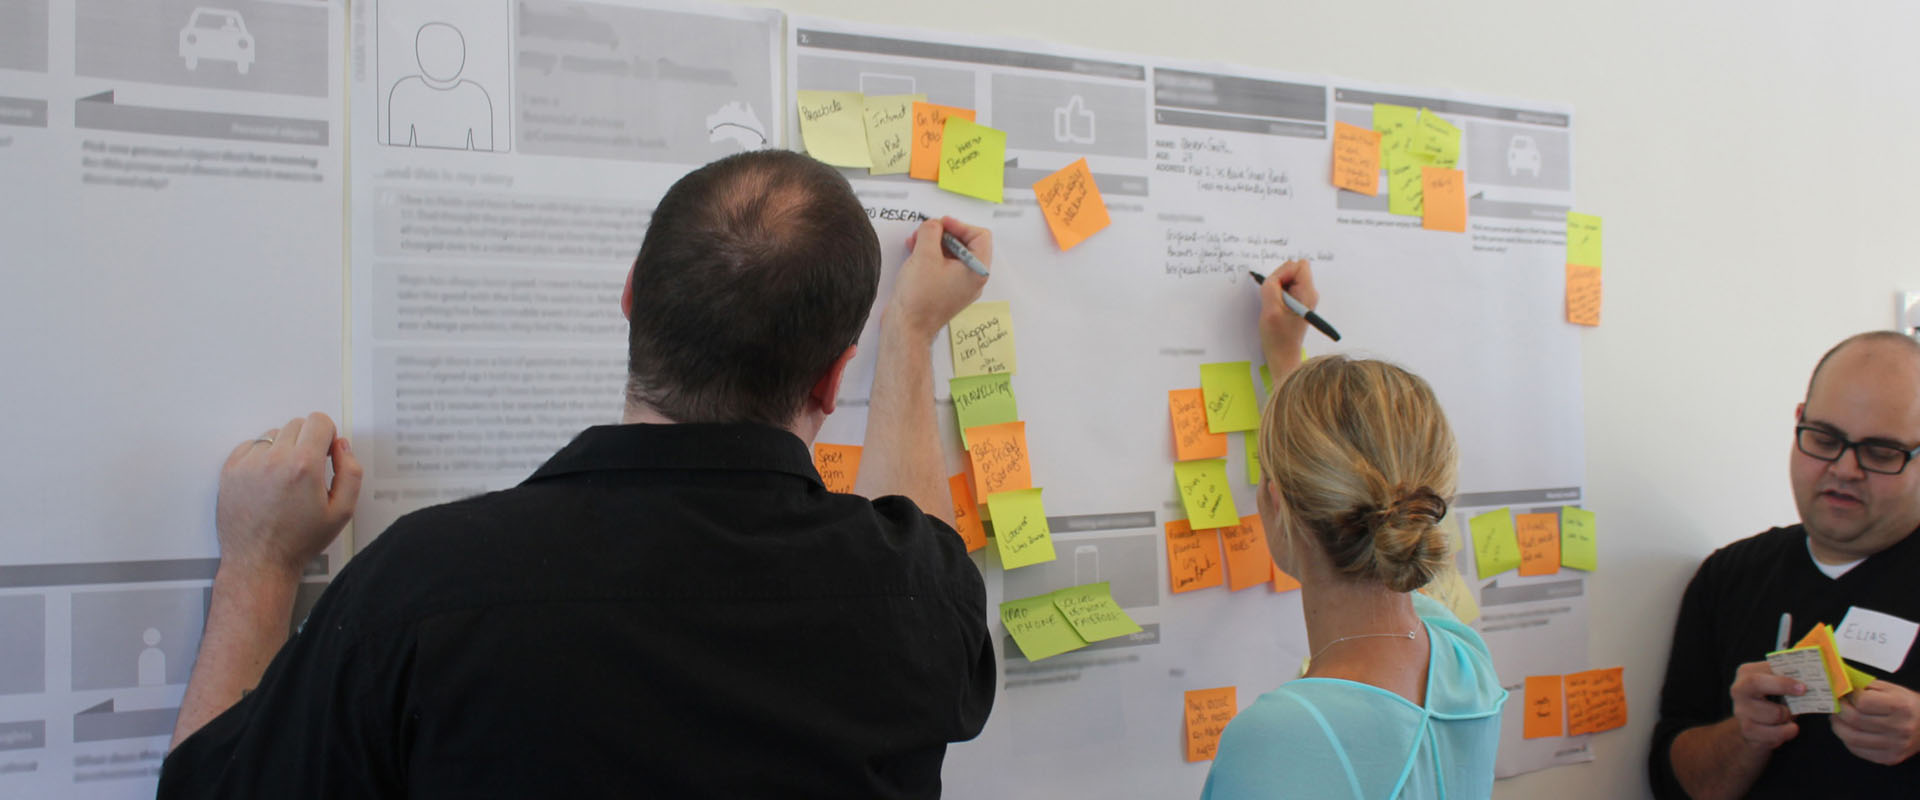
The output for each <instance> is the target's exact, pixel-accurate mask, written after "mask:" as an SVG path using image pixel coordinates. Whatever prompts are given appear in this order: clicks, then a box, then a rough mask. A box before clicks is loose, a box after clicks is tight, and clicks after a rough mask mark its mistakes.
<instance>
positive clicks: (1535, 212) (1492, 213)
mask: <svg viewBox="0 0 1920 800" xmlns="http://www.w3.org/2000/svg"><path fill="white" fill-rule="evenodd" d="M1571 210H1572V209H1570V208H1568V207H1566V206H1556V205H1545V204H1541V203H1514V202H1509V201H1506V200H1488V199H1487V198H1484V197H1472V198H1468V199H1467V217H1468V218H1469V219H1471V218H1473V217H1499V218H1501V219H1537V220H1545V221H1548V222H1562V223H1564V222H1566V221H1567V212H1568V211H1571Z"/></svg>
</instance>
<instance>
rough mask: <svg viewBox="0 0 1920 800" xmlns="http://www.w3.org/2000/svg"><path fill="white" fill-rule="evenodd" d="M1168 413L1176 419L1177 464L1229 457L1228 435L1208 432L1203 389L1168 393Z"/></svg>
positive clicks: (1174, 428) (1174, 438) (1174, 421)
mask: <svg viewBox="0 0 1920 800" xmlns="http://www.w3.org/2000/svg"><path fill="white" fill-rule="evenodd" d="M1167 411H1168V413H1169V414H1171V415H1172V417H1173V456H1174V460H1175V461H1193V460H1195V459H1201V458H1226V457H1227V435H1226V434H1224V433H1211V432H1208V430H1207V404H1206V399H1205V395H1203V394H1201V392H1200V390H1199V389H1175V390H1173V391H1171V392H1167Z"/></svg>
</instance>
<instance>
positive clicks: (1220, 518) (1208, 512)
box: [1173, 458, 1240, 528]
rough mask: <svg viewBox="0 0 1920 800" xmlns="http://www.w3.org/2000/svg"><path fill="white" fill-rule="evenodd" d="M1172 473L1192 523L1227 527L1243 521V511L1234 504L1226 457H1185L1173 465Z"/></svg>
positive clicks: (1181, 500)
mask: <svg viewBox="0 0 1920 800" xmlns="http://www.w3.org/2000/svg"><path fill="white" fill-rule="evenodd" d="M1173 477H1174V480H1175V481H1176V482H1178V484H1179V487H1180V502H1181V503H1182V504H1184V505H1185V506H1186V509H1187V522H1189V523H1192V525H1193V527H1195V528H1224V527H1226V526H1228V525H1234V524H1238V523H1239V522H1240V511H1239V509H1236V508H1234V506H1233V491H1232V484H1231V483H1230V482H1229V481H1228V480H1227V461H1226V459H1222V458H1210V459H1205V460H1202V461H1182V462H1180V463H1178V464H1174V465H1173Z"/></svg>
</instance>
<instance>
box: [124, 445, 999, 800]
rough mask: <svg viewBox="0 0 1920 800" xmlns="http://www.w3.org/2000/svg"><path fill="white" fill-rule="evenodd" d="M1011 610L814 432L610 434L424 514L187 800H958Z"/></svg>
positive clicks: (194, 757)
mask: <svg viewBox="0 0 1920 800" xmlns="http://www.w3.org/2000/svg"><path fill="white" fill-rule="evenodd" d="M985 606H986V595H985V590H984V587H983V584H982V582H981V578H980V574H979V571H978V568H977V567H976V566H975V565H974V563H973V561H972V560H971V559H970V558H969V557H968V556H967V553H966V547H965V545H964V544H963V543H962V541H961V539H960V537H959V535H958V534H956V533H955V532H954V531H953V529H952V528H950V527H948V526H946V525H945V524H943V523H941V522H939V521H938V520H935V519H933V518H930V517H928V516H926V515H925V514H922V513H921V512H920V510H919V509H918V508H917V507H915V506H914V504H913V503H912V502H911V501H909V500H907V499H905V498H902V497H886V498H882V499H880V500H876V501H868V500H865V499H863V498H859V497H855V496H852V495H845V494H834V493H831V492H828V491H827V490H826V488H825V487H824V486H823V485H822V484H821V483H820V478H819V476H818V474H817V473H816V472H815V471H814V468H813V462H812V459H811V458H810V457H809V455H808V452H807V448H806V445H805V444H804V443H803V442H801V441H800V439H799V438H798V437H795V436H794V435H792V434H791V433H788V432H786V431H781V430H776V429H772V428H766V427H759V426H750V425H665V426H650V425H622V426H606V427H598V428H592V429H589V430H587V431H585V432H583V433H582V434H581V435H580V436H579V437H578V438H576V439H575V440H574V441H573V442H572V443H571V444H569V445H567V447H566V448H564V449H562V450H561V451H560V452H559V453H558V454H556V455H555V456H554V457H553V459H552V460H551V461H549V462H548V463H547V464H546V466H544V467H542V468H541V469H540V470H539V471H538V472H536V473H535V474H534V475H533V477H532V478H529V479H528V480H527V482H526V483H524V484H522V485H520V486H518V487H516V488H514V489H510V490H507V491H502V492H495V493H492V494H486V495H481V496H479V497H474V498H471V499H468V500H463V501H460V502H457V503H452V504H448V505H443V506H438V507H434V508H430V509H426V510H423V511H420V512H417V513H414V514H410V515H408V516H406V517H404V518H402V519H401V520H400V521H398V522H396V523H395V524H394V525H393V527H392V528H390V529H388V530H387V532H386V533H385V534H384V535H382V536H381V537H380V538H379V539H378V540H376V541H375V542H374V543H373V544H372V545H371V546H370V547H368V548H367V549H366V550H365V551H364V552H362V553H361V554H360V555H358V556H357V557H355V558H354V559H353V561H352V562H351V563H349V564H348V565H347V567H346V568H345V569H343V570H342V571H341V573H340V575H339V576H338V577H337V578H336V579H335V581H334V583H333V585H332V586H331V587H329V588H328V590H327V591H326V593H325V594H324V596H322V597H321V599H320V601H319V603H318V604H317V605H316V606H315V607H314V610H313V613H312V615H311V616H309V617H308V619H307V621H306V622H305V624H304V625H303V626H302V628H301V631H300V633H299V634H298V635H296V636H295V637H294V638H293V639H292V640H291V641H290V642H289V643H288V644H287V646H286V647H285V648H283V649H282V650H281V651H280V653H279V655H278V656H276V657H275V658H274V660H273V663H272V664H271V665H270V666H269V667H268V668H267V671H266V675H265V676H264V677H263V678H262V680H261V682H260V686H259V688H258V689H257V690H255V691H254V692H252V693H250V694H248V695H247V696H246V697H245V698H244V699H243V700H241V701H240V702H239V703H238V704H237V705H235V706H234V707H233V708H232V709H231V710H229V711H227V712H226V713H224V714H222V715H221V716H220V717H218V718H217V719H215V720H213V721H212V722H211V723H209V724H208V725H207V726H206V727H205V728H204V729H202V730H200V731H199V732H198V733H195V734H194V735H193V736H192V737H190V738H188V739H187V740H186V741H185V742H182V743H181V745H180V747H179V748H178V749H177V750H175V751H174V752H173V753H172V754H170V755H169V756H168V757H167V760H166V762H165V765H164V768H163V770H162V773H161V777H160V796H161V797H163V798H165V797H228V796H232V797H275V798H294V797H356V798H380V797H449V798H454V797H457V798H486V797H502V798H506V797H513V798H525V797H567V798H577V797H615V796H617V797H675V798H679V797H935V796H938V795H939V793H940V765H941V760H942V758H943V757H944V755H945V753H946V744H947V743H948V742H950V741H961V740H965V739H970V738H972V737H973V736H975V735H977V734H978V733H979V732H980V729H981V727H982V726H983V725H984V724H985V722H986V717H987V711H988V709H989V708H990V707H991V706H992V703H993V692H994V656H993V649H992V645H991V643H990V641H989V639H988V636H987V623H986V608H985Z"/></svg>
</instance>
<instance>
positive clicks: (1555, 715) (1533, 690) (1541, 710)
mask: <svg viewBox="0 0 1920 800" xmlns="http://www.w3.org/2000/svg"><path fill="white" fill-rule="evenodd" d="M1525 702H1526V707H1525V708H1524V709H1522V710H1521V714H1522V715H1524V716H1525V720H1526V721H1525V722H1524V723H1523V724H1522V725H1521V733H1522V736H1523V737H1524V738H1527V739H1543V738H1547V737H1550V736H1562V735H1565V734H1566V732H1567V730H1566V727H1567V726H1566V720H1565V719H1564V718H1563V717H1562V716H1561V712H1562V711H1563V710H1564V706H1565V703H1566V700H1565V698H1564V696H1563V695H1562V692H1561V679H1560V676H1558V675H1530V676H1528V677H1527V689H1526V697H1525Z"/></svg>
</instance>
